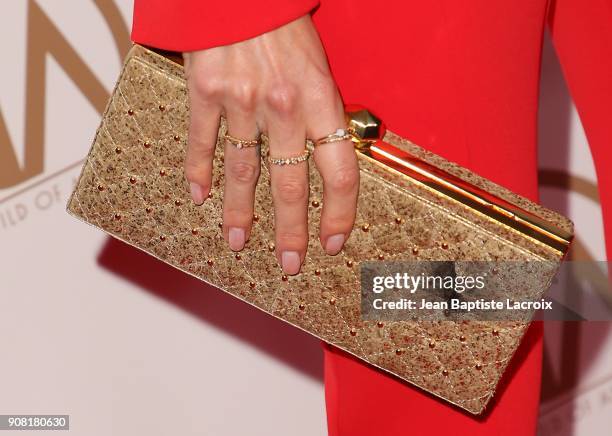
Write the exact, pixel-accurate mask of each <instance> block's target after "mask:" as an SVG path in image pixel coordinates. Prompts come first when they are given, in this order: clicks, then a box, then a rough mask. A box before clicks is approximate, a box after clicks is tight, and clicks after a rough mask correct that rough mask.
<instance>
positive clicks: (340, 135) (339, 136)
mask: <svg viewBox="0 0 612 436" xmlns="http://www.w3.org/2000/svg"><path fill="white" fill-rule="evenodd" d="M353 137H354V132H353V130H352V129H350V128H349V129H338V130H336V131H335V132H334V133H330V134H329V135H327V136H324V137H322V138H319V139H317V140H316V141H314V145H315V147H317V146H319V145H323V144H329V143H332V142H338V141H344V140H346V139H353Z"/></svg>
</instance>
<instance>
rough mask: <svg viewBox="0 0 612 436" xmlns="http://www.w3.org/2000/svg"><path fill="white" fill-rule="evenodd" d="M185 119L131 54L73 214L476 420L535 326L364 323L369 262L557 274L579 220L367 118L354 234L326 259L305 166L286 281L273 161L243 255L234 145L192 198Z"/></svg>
mask: <svg viewBox="0 0 612 436" xmlns="http://www.w3.org/2000/svg"><path fill="white" fill-rule="evenodd" d="M188 115H189V113H188V106H187V88H186V82H185V79H184V77H183V68H182V66H181V65H180V64H179V63H177V62H175V61H173V60H172V59H170V58H168V57H165V56H162V55H160V54H157V53H154V52H152V51H150V50H148V49H146V48H144V47H141V46H138V45H136V46H134V47H133V48H132V50H131V51H130V53H129V55H128V57H127V60H126V62H125V65H124V67H123V69H122V72H121V75H120V77H119V80H118V83H117V85H116V87H115V90H114V92H113V94H112V97H111V100H110V102H109V103H108V106H107V108H106V111H105V112H104V116H103V119H102V122H101V124H100V127H99V128H98V130H97V133H96V136H95V140H94V142H93V145H92V147H91V150H90V152H89V155H88V157H87V160H86V162H85V164H84V166H83V169H82V172H81V175H80V177H79V179H78V183H77V185H76V187H75V190H74V193H73V194H72V196H71V198H70V200H69V203H68V211H69V212H70V213H71V214H72V215H74V216H76V217H78V218H79V219H81V220H83V221H86V222H88V223H90V224H92V225H94V226H96V227H98V228H100V229H102V230H104V231H105V232H107V233H109V234H110V235H112V236H113V237H115V238H117V239H120V240H122V241H124V242H125V243H127V244H130V245H133V246H135V247H137V248H139V249H141V250H143V251H145V252H147V253H149V254H151V255H153V256H155V257H157V258H158V259H160V260H162V261H164V262H166V263H168V264H170V265H172V266H174V267H176V268H178V269H180V270H182V271H184V272H186V273H188V274H191V275H193V276H195V277H197V278H199V279H201V280H203V281H205V282H207V283H210V284H212V285H214V286H216V287H218V288H219V289H221V290H223V291H225V292H228V293H230V294H232V295H233V296H235V297H237V298H239V299H241V300H243V301H245V302H247V303H249V304H251V305H253V306H256V307H258V308H259V309H261V310H263V311H265V312H267V313H268V314H270V315H272V316H275V317H277V318H279V319H281V320H283V321H285V322H288V323H289V324H292V325H294V326H296V327H299V328H301V329H303V330H305V331H307V332H309V333H311V334H313V335H315V336H317V337H319V338H321V339H322V340H324V341H326V342H328V343H331V344H333V345H335V346H336V347H339V348H341V349H343V350H346V351H347V352H349V353H352V354H353V355H355V356H357V357H359V358H360V359H362V360H363V361H365V362H367V363H369V364H371V365H374V366H376V367H378V368H381V369H383V370H385V371H388V372H390V373H392V374H394V375H395V376H397V377H399V378H401V379H403V380H406V381H408V382H410V383H412V384H414V385H417V386H419V387H420V388H422V389H424V390H425V391H428V392H430V393H431V394H433V395H436V396H438V397H441V398H443V399H445V400H447V401H449V402H451V403H453V404H455V405H457V406H459V407H461V408H463V409H465V410H467V411H469V412H471V413H474V414H478V413H481V412H482V411H483V410H484V408H485V406H486V404H487V402H488V401H489V400H490V399H491V397H492V396H493V394H494V392H495V388H496V386H497V384H498V382H499V380H500V377H501V375H502V373H503V372H504V369H505V368H506V366H507V364H508V362H509V361H510V359H511V357H512V355H513V354H514V352H515V350H516V349H517V347H518V346H519V344H520V342H521V339H522V337H523V335H524V333H525V330H526V328H527V326H528V324H529V323H528V322H527V321H476V320H475V321H464V322H453V321H427V322H425V321H391V322H380V321H378V322H377V321H368V320H364V319H363V318H362V316H361V313H360V306H361V291H360V265H361V264H362V263H363V262H368V261H380V260H394V261H402V260H449V261H453V260H475V261H487V260H494V259H495V260H509V261H531V260H534V261H537V260H545V261H547V262H553V263H554V264H555V265H558V264H559V263H560V262H561V260H562V258H563V256H564V254H565V253H566V251H567V248H568V245H569V242H570V240H571V238H572V223H571V222H570V221H569V220H568V219H566V218H564V217H562V216H560V215H559V214H557V213H555V212H553V211H550V210H548V209H545V208H543V207H541V206H539V205H537V204H534V203H533V202H531V201H529V200H527V199H525V198H522V197H520V196H518V195H516V194H514V193H512V192H510V191H508V190H507V189H504V188H502V187H500V186H498V185H496V184H494V183H492V182H490V181H488V180H486V179H484V178H482V177H479V176H478V175H476V174H474V173H472V172H470V171H468V170H466V169H465V168H462V167H460V166H458V165H456V164H453V163H451V162H448V161H446V160H444V159H443V158H441V157H439V156H436V155H434V154H431V153H428V152H427V151H425V150H423V149H422V148H420V147H418V146H416V145H414V144H412V143H411V142H409V141H407V140H405V139H403V138H401V137H399V136H397V135H395V134H393V133H392V132H390V131H386V132H382V130H381V128H380V126H378V125H377V123H376V119H375V118H374V117H372V116H371V115H369V114H368V113H367V112H365V111H358V112H356V113H354V114H352V118H351V119H350V125H351V126H352V127H353V128H354V129H355V130H356V132H357V134H358V135H359V137H360V138H361V140H359V141H356V148H355V149H356V153H357V155H358V158H359V164H360V171H361V181H360V196H359V203H358V214H357V221H356V224H355V228H354V230H353V232H352V234H351V236H350V238H349V239H348V241H347V242H346V245H345V247H344V249H343V250H342V252H341V253H340V254H339V255H337V256H327V255H326V254H325V253H324V252H323V250H322V248H321V247H320V244H319V242H318V239H317V238H316V237H315V235H316V234H317V232H318V230H317V229H318V222H319V214H320V210H321V207H320V203H321V201H322V199H321V194H322V183H321V179H320V177H319V175H318V173H317V171H315V170H314V169H312V168H313V167H314V165H310V168H311V171H310V183H311V191H310V200H309V220H310V221H309V223H310V228H311V230H312V231H311V238H310V243H309V246H308V253H307V256H306V260H305V263H304V265H303V267H302V271H301V272H300V274H298V275H296V276H289V277H287V276H285V275H283V274H282V271H281V268H280V267H279V265H278V263H277V260H276V257H275V255H274V245H273V241H274V230H273V217H272V216H271V213H270V211H272V210H273V207H272V203H271V201H272V200H271V195H270V187H269V173H268V170H267V167H266V165H265V163H263V164H262V170H261V176H260V179H259V183H258V186H257V191H256V203H255V213H256V216H255V219H254V225H253V230H252V233H251V237H250V240H249V241H248V242H247V244H246V246H245V249H244V250H243V251H242V252H240V253H239V254H237V253H234V252H232V251H231V250H230V249H229V247H228V246H227V244H226V243H225V241H224V239H223V237H222V234H221V231H220V228H219V223H220V222H221V217H222V213H221V212H222V190H221V189H220V187H222V186H223V171H222V170H223V156H222V150H223V147H217V153H216V157H215V161H214V170H213V171H214V175H213V180H214V187H213V189H212V192H211V195H210V196H209V197H210V198H209V199H207V200H206V201H205V202H204V204H203V205H202V206H196V205H194V204H193V202H192V201H191V198H190V195H189V189H188V184H187V182H186V181H185V177H184V174H183V159H184V157H185V147H186V137H187V130H188ZM222 128H223V126H222ZM381 135H384V136H383V137H382V138H380V137H379V136H381ZM553 273H554V271H550V274H553ZM550 278H551V277H550V275H549V276H546V277H544V278H543V280H544V281H546V280H548V281H549V280H550ZM545 285H546V283H543V285H542V288H543V289H542V290H541V292H544V290H545V288H546V287H547V286H545Z"/></svg>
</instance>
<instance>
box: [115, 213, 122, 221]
mask: <svg viewBox="0 0 612 436" xmlns="http://www.w3.org/2000/svg"><path fill="white" fill-rule="evenodd" d="M115 219H116V220H117V221H119V220H120V219H121V215H120V214H118V213H116V214H115Z"/></svg>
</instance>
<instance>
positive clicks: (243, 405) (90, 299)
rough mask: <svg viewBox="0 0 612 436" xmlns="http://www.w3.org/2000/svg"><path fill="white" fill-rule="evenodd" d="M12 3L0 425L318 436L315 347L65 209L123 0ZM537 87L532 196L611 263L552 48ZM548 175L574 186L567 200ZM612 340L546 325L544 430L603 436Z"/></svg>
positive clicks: (603, 328) (1, 189) (2, 142)
mask: <svg viewBox="0 0 612 436" xmlns="http://www.w3.org/2000/svg"><path fill="white" fill-rule="evenodd" d="M6 3H7V4H4V5H3V13H2V15H0V29H2V30H1V35H2V38H0V49H1V52H2V53H3V58H2V59H3V61H2V70H1V71H2V73H1V75H2V76H1V79H2V80H0V115H1V119H2V121H3V123H0V159H2V160H0V170H1V171H0V173H1V174H2V175H0V248H1V249H0V333H1V334H2V338H3V341H2V345H3V346H2V348H1V349H0V414H9V413H21V414H25V413H45V414H50V413H58V414H70V415H71V434H74V435H78V436H81V435H83V436H98V435H99V436H108V435H109V434H112V435H114V436H121V435H126V436H128V435H129V436H132V435H135V434H146V435H148V436H156V435H170V434H172V435H175V434H179V435H196V434H197V435H202V434H205V435H215V436H216V435H219V436H222V435H243V434H249V435H288V434H290V435H296V436H299V435H309V436H312V435H323V434H325V415H324V402H323V389H322V384H321V377H322V362H321V351H320V346H319V342H318V341H317V340H315V339H313V338H310V337H309V336H307V335H305V334H303V333H301V332H298V331H297V330H294V329H288V328H284V327H283V326H281V325H280V324H279V322H278V321H276V320H273V319H270V318H269V317H267V316H266V315H263V314H260V313H258V312H256V311H254V310H252V309H251V308H250V307H247V306H246V305H244V304H242V303H240V302H237V301H233V300H232V299H231V297H228V296H226V295H223V294H222V293H221V292H218V291H215V290H214V289H211V288H208V287H206V286H203V285H201V284H200V283H198V282H197V281H195V280H193V279H191V278H188V277H186V276H184V275H182V274H181V273H178V272H176V271H173V270H172V269H170V268H169V267H167V266H164V265H162V264H160V263H159V262H157V261H155V260H153V259H150V258H148V257H147V256H146V255H144V254H142V253H139V252H137V251H135V250H132V249H130V248H128V247H126V246H124V245H122V244H120V243H117V242H114V241H111V240H110V239H108V238H107V237H105V236H104V235H103V234H102V233H101V232H99V231H96V230H95V229H93V228H90V227H88V226H86V225H84V224H81V223H78V222H77V221H75V220H74V219H73V218H71V217H69V216H68V215H67V214H66V213H65V212H64V205H65V203H66V200H67V198H68V195H69V193H70V191H71V189H72V184H73V182H74V178H75V177H76V176H77V173H78V170H79V167H80V161H81V159H82V158H83V157H84V156H85V154H86V152H87V150H88V148H89V145H90V142H91V139H92V135H93V132H94V131H95V129H96V127H97V124H98V122H99V116H100V115H99V110H100V105H101V104H103V103H104V99H105V98H106V96H107V95H108V93H109V92H110V90H111V89H112V87H113V85H114V81H115V79H116V76H117V74H118V71H119V68H120V63H121V54H120V52H121V50H124V49H125V47H126V45H125V43H126V37H127V32H128V29H129V23H130V22H131V1H130V0H115V1H114V2H113V1H108V0H99V1H70V2H69V1H67V0H64V1H58V0H30V1H25V0H22V1H19V0H13V1H11V2H6ZM77 18H78V19H77ZM79 59H80V61H79ZM87 69H88V70H89V71H90V72H91V76H89V75H88V73H87ZM542 78H543V84H542V117H541V121H540V125H541V133H540V140H541V162H542V164H541V166H542V181H543V183H544V185H545V186H544V187H543V188H542V201H543V202H544V203H545V204H547V205H549V206H552V207H553V208H555V209H557V210H559V211H561V212H564V213H567V214H569V215H570V216H571V217H572V218H573V219H574V221H575V222H576V225H577V233H578V237H579V240H580V241H581V243H582V245H584V246H585V247H586V254H588V256H590V257H591V258H594V259H604V245H603V238H602V228H601V217H600V211H599V207H598V204H597V201H596V199H593V198H592V197H593V196H592V195H589V192H590V191H589V189H590V188H589V187H591V188H592V187H593V186H594V184H595V177H594V170H593V166H592V162H591V160H590V154H589V153H588V146H587V144H586V141H585V138H584V135H583V132H582V129H581V127H580V123H579V120H578V118H577V116H576V114H575V111H574V109H573V106H572V103H571V99H570V98H569V96H568V94H567V91H566V89H565V85H564V84H563V79H562V77H561V73H560V71H559V68H558V65H557V62H556V59H555V57H554V53H553V50H552V49H551V47H550V45H549V44H548V42H547V43H546V46H545V56H544V63H543V75H542ZM3 131H5V132H6V133H7V135H5V136H3ZM37 131H38V132H42V133H43V135H42V136H40V135H39V136H37V135H36V132H37ZM9 151H10V153H9ZM13 155H14V159H15V160H16V164H15V162H12V161H11V159H8V158H7V157H11V156H13ZM37 162H42V166H39V165H38V164H37ZM555 172H559V173H561V174H566V175H567V174H569V176H571V177H572V180H574V179H576V180H581V181H582V182H584V183H582V184H579V183H578V184H575V186H574V184H572V190H571V191H567V190H566V189H564V188H563V189H560V188H558V187H556V186H555V185H558V183H557V181H556V180H557V178H555V177H554V175H555V174H556V173H555ZM585 186H586V188H585ZM581 255H582V256H583V257H584V256H585V254H581ZM608 330H609V329H608V326H607V324H581V325H570V326H569V327H568V325H566V324H552V323H551V324H548V325H547V333H546V334H547V338H546V339H547V345H546V347H547V359H546V362H547V364H546V367H545V381H544V388H543V404H542V417H541V424H542V425H541V433H542V434H543V435H589V436H598V435H604V434H608V431H609V429H608V428H607V427H606V424H607V423H606V420H608V421H609V418H607V417H609V416H610V413H611V412H612V367H611V366H610V365H609V364H608V362H610V357H611V356H612V339H611V338H609V337H608ZM21 434H23V435H27V434H28V432H21Z"/></svg>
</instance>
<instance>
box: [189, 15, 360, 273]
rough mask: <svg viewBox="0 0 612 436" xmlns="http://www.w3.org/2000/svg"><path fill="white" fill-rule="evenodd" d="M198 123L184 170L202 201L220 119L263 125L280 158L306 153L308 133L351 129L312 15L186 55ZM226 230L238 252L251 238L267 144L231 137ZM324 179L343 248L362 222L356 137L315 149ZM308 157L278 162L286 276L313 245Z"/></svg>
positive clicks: (275, 173)
mask: <svg viewBox="0 0 612 436" xmlns="http://www.w3.org/2000/svg"><path fill="white" fill-rule="evenodd" d="M184 57H185V71H186V75H187V83H188V88H189V101H190V108H191V121H190V126H189V145H188V151H187V159H186V161H185V173H186V176H187V179H188V181H189V182H190V186H191V195H192V197H193V200H194V202H195V203H197V204H202V203H203V202H204V200H205V199H206V197H207V195H208V192H209V190H210V187H211V178H212V160H213V155H214V148H215V144H216V142H217V131H218V128H219V119H220V116H221V115H224V116H225V117H226V119H227V125H228V134H230V135H231V136H233V137H237V138H240V139H244V140H251V139H256V138H258V136H259V134H260V133H261V132H264V133H266V135H267V136H268V137H269V140H270V155H271V156H272V157H283V158H284V157H293V156H299V155H301V154H302V153H303V151H304V147H305V140H306V138H311V139H318V138H322V137H324V136H327V135H329V134H331V133H334V132H336V130H337V129H339V128H345V127H346V121H345V118H344V109H343V104H342V101H341V99H340V95H339V93H338V90H337V88H336V84H335V82H334V80H333V78H332V76H331V74H330V71H329V66H328V64H327V59H326V57H325V53H324V51H323V47H322V45H321V42H320V40H319V36H318V34H317V32H316V30H315V28H314V26H313V24H312V21H311V19H310V16H309V15H307V16H304V17H301V18H299V19H297V20H295V21H293V22H291V23H289V24H287V25H285V26H283V27H280V28H278V29H276V30H273V31H271V32H268V33H265V34H263V35H260V36H258V37H256V38H253V39H250V40H247V41H242V42H239V43H236V44H233V45H228V46H223V47H215V48H211V49H207V50H202V51H197V52H191V53H185V55H184ZM224 153H225V157H224V159H225V160H224V167H225V191H224V197H223V198H224V204H223V235H224V237H225V239H226V240H227V241H228V243H229V246H230V248H231V249H232V250H235V251H239V250H242V248H243V247H244V244H245V242H246V241H247V240H248V239H249V234H250V231H251V224H252V218H253V203H254V194H255V186H256V183H257V179H258V176H259V171H260V168H259V165H260V157H259V147H248V148H241V149H239V148H237V147H236V146H234V145H232V144H230V143H226V144H225V151H224ZM314 159H315V163H316V166H317V168H318V170H319V171H320V173H321V175H322V178H323V182H324V196H323V197H324V198H323V211H322V215H321V229H320V241H321V244H322V246H323V248H324V249H325V251H326V252H327V253H328V254H331V255H334V254H337V253H338V252H339V251H340V250H341V248H342V246H343V244H344V242H345V241H346V239H347V238H348V236H349V234H350V232H351V229H352V227H353V224H354V221H355V210H356V203H357V193H358V186H359V170H358V165H357V159H356V156H355V153H354V151H353V146H352V144H351V142H350V141H349V140H344V141H339V142H334V143H327V144H322V145H320V146H318V147H316V149H315V152H314ZM307 165H308V163H307V162H301V163H298V164H295V165H283V166H277V165H272V164H271V165H270V173H271V174H270V176H271V184H272V197H273V202H274V212H275V213H274V217H275V232H276V243H275V246H276V256H277V259H278V260H279V263H280V264H281V265H282V268H283V271H284V272H285V273H286V274H297V273H298V272H299V270H300V266H301V264H302V262H303V261H304V257H305V254H306V248H307V245H308V213H307V207H308V192H309V186H308V168H307Z"/></svg>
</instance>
